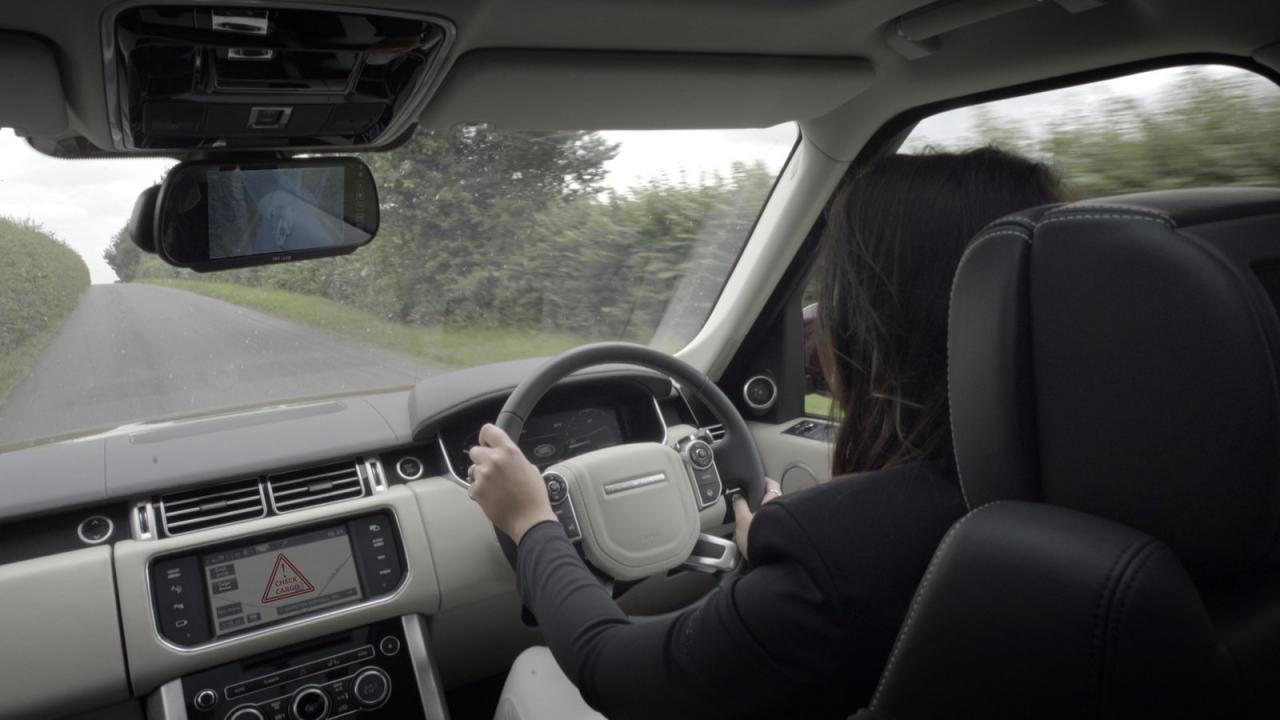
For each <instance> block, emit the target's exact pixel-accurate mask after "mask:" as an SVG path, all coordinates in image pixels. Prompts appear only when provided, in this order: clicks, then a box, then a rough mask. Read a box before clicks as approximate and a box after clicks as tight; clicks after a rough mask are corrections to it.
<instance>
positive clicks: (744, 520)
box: [733, 478, 782, 560]
mask: <svg viewBox="0 0 1280 720" xmlns="http://www.w3.org/2000/svg"><path fill="white" fill-rule="evenodd" d="M780 497H782V485H781V484H780V483H779V482H778V481H777V480H773V479H770V478H765V479H764V498H763V499H761V500H760V507H764V506H765V505H766V504H768V503H770V502H772V501H773V500H776V499H777V498H780ZM755 516H756V514H755V513H753V512H751V508H749V507H747V499H746V498H744V497H742V495H734V496H733V520H734V526H733V541H734V542H736V543H737V544H738V552H740V553H742V557H744V558H747V559H748V560H750V559H751V558H749V557H747V533H748V532H750V531H751V520H752V519H753V518H755Z"/></svg>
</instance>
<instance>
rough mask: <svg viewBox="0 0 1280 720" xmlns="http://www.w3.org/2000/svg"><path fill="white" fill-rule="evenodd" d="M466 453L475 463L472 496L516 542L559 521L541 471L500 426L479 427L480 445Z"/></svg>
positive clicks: (471, 473) (472, 467) (489, 516)
mask: <svg viewBox="0 0 1280 720" xmlns="http://www.w3.org/2000/svg"><path fill="white" fill-rule="evenodd" d="M467 453H468V454H469V455H470V456H471V462H472V463H473V465H472V466H471V468H470V469H468V471H467V475H468V479H469V480H470V481H471V491H470V492H471V499H472V500H475V501H476V502H477V503H479V504H480V509H481V510H483V511H484V514H485V516H486V517H488V518H489V521H490V522H492V523H493V524H494V526H496V527H497V528H498V529H499V530H501V531H502V532H504V533H506V534H507V536H508V537H510V538H511V540H512V541H513V542H514V543H515V544H516V545H519V544H520V538H522V537H524V534H525V533H526V532H528V530H529V528H531V527H533V526H534V525H537V524H538V523H540V522H542V521H544V520H551V521H555V520H556V514H555V512H554V511H553V510H552V509H551V501H550V500H549V499H548V498H547V486H546V485H545V484H544V483H543V481H542V473H540V472H538V468H536V467H534V466H533V463H531V462H529V461H528V460H527V459H525V456H524V453H523V452H521V451H520V447H519V446H517V445H516V444H515V442H514V441H513V440H512V439H511V436H509V435H507V434H506V433H505V432H503V431H502V429H501V428H499V427H498V426H497V425H493V424H486V425H485V426H484V427H482V428H480V444H479V445H476V446H475V447H473V448H471V449H470V450H468V451H467Z"/></svg>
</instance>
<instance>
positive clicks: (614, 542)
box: [494, 342, 764, 581]
mask: <svg viewBox="0 0 1280 720" xmlns="http://www.w3.org/2000/svg"><path fill="white" fill-rule="evenodd" d="M614 363H623V364H628V365H639V366H642V367H646V368H649V369H651V370H656V371H658V372H661V373H663V374H665V375H667V376H668V377H670V378H671V379H672V380H675V381H676V382H677V383H679V384H680V386H681V388H682V389H683V390H684V391H685V392H687V393H691V394H692V395H693V396H695V397H697V398H699V399H700V400H701V401H702V402H703V403H705V404H706V405H707V406H708V407H710V409H711V411H712V412H713V413H714V414H715V415H716V416H717V417H718V418H719V419H720V421H721V423H722V424H723V426H724V429H725V435H724V438H723V439H721V440H718V441H714V442H712V441H711V439H710V437H709V436H701V435H693V436H690V437H688V438H684V439H682V440H681V441H680V442H679V443H677V445H676V447H675V448H671V447H668V446H666V445H663V444H660V443H656V442H643V443H629V444H624V445H618V446H614V447H609V448H602V449H600V450H593V451H591V452H588V453H585V454H583V455H579V456H577V457H573V458H569V459H567V460H564V461H561V462H559V463H556V464H555V465H552V466H551V467H549V468H547V470H546V471H545V472H544V473H543V481H544V482H546V483H547V493H548V495H549V497H550V499H551V504H552V508H553V509H555V511H556V516H557V517H558V518H559V519H560V521H561V524H562V525H563V526H564V528H565V531H566V533H567V534H568V535H569V537H570V538H571V539H573V540H575V542H577V541H580V542H581V543H582V549H583V551H584V554H585V555H586V558H587V560H588V561H590V562H591V564H592V565H594V566H595V567H596V568H597V569H598V570H600V571H602V572H604V573H605V574H607V575H608V576H609V577H611V578H613V579H614V580H620V581H630V580H640V579H643V578H645V577H649V576H651V575H655V574H657V573H660V572H666V571H667V570H670V569H672V568H675V567H678V566H680V565H681V564H683V563H685V562H686V560H689V559H690V555H692V554H693V552H694V549H695V546H698V545H699V543H700V542H701V543H703V544H704V545H707V544H711V545H714V544H716V543H717V542H718V543H726V541H724V540H721V539H720V538H712V537H711V536H702V538H699V534H700V532H701V525H700V521H699V516H698V514H699V512H700V511H702V510H704V509H706V508H708V507H711V506H713V505H715V504H718V503H719V502H720V500H721V498H722V497H723V496H724V495H725V494H726V492H733V491H738V492H741V493H742V494H743V495H744V496H745V497H746V499H747V504H748V505H749V506H750V507H751V509H752V510H756V509H758V508H759V507H760V501H761V499H762V498H763V495H764V463H763V462H762V461H761V459H760V451H759V450H758V449H757V448H756V443H755V440H754V439H753V438H752V437H751V432H750V431H749V430H748V429H747V424H746V421H744V420H743V419H742V415H740V414H739V413H738V410H737V408H735V407H734V406H733V403H732V402H730V401H729V398H728V397H726V396H725V394H724V393H723V392H721V390H720V388H718V387H716V385H715V383H713V382H711V380H710V378H708V377H707V376H706V375H704V374H703V373H702V372H701V371H699V370H698V369H696V368H694V367H693V366H692V365H690V364H688V363H686V362H684V361H683V360H680V359H678V358H675V357H673V356H671V355H668V354H666V353H664V352H661V351H659V350H654V349H653V348H649V347H645V346H643V345H635V344H632V343H620V342H604V343H595V344H592V345H584V346H582V347H578V348H575V349H573V350H568V351H566V352H564V353H561V354H560V355H557V356H556V357H554V358H552V359H551V360H549V361H548V362H547V363H546V364H545V365H543V366H542V367H541V368H539V369H538V371H537V372H535V373H534V374H533V375H531V376H529V377H527V378H525V380H524V381H523V382H521V383H520V385H519V386H518V387H516V389H515V390H514V391H513V392H512V393H511V396H510V397H509V398H508V399H507V402H506V404H505V405H503V406H502V410H501V411H500V412H499V413H498V418H497V420H496V421H495V423H494V424H495V425H497V426H498V427H500V428H502V429H503V430H504V431H505V432H506V433H507V435H509V436H511V438H512V439H515V440H518V439H519V438H520V432H521V431H522V430H523V429H524V423H525V420H526V419H528V417H529V415H530V413H531V412H532V411H533V408H534V406H535V405H536V404H537V403H538V401H539V400H541V399H542V396H543V395H545V394H546V392H547V391H548V390H549V389H550V388H551V386H552V385H554V384H555V383H557V382H558V381H560V380H562V379H564V378H565V377H566V376H568V375H570V374H571V373H574V372H577V371H578V370H582V369H584V368H588V367H593V366H596V365H604V364H614ZM494 531H495V532H496V533H497V535H498V542H499V544H500V545H501V546H502V550H503V553H504V554H505V555H506V557H507V560H508V561H509V562H510V563H511V566H512V567H513V568H514V567H515V564H516V548H515V544H514V543H513V542H512V541H511V538H509V537H507V535H506V533H504V532H502V531H501V530H498V529H497V528H494ZM727 545H728V547H724V546H721V547H720V548H719V549H720V550H722V551H723V552H724V553H726V554H728V553H730V551H732V553H733V556H734V557H736V548H735V547H733V543H732V542H727ZM710 550H711V552H712V553H715V552H716V548H710ZM709 565H710V566H711V567H713V568H714V567H717V566H716V564H715V563H714V562H713V563H710V564H709ZM722 569H725V568H722Z"/></svg>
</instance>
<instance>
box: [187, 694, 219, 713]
mask: <svg viewBox="0 0 1280 720" xmlns="http://www.w3.org/2000/svg"><path fill="white" fill-rule="evenodd" d="M191 704H192V705H195V706H196V709H197V710H203V711H205V712H208V711H210V710H212V709H213V708H214V707H216V706H217V704H218V693H216V692H214V691H212V690H210V689H209V688H205V689H203V690H200V691H198V692H197V693H196V694H195V696H194V697H192V698H191Z"/></svg>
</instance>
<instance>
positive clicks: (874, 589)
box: [470, 148, 1063, 720]
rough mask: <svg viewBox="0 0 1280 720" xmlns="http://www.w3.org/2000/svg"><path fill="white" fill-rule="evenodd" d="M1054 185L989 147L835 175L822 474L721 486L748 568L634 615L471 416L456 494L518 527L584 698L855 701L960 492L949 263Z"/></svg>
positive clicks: (529, 599) (726, 705) (550, 623)
mask: <svg viewBox="0 0 1280 720" xmlns="http://www.w3.org/2000/svg"><path fill="white" fill-rule="evenodd" d="M1062 195H1063V193H1062V191H1061V188H1060V184H1059V182H1058V180H1057V179H1056V177H1055V176H1054V175H1053V173H1052V172H1051V171H1050V170H1049V169H1048V168H1047V167H1046V166H1045V165H1043V164H1039V163H1034V162H1031V161H1028V160H1025V159H1022V158H1020V157H1017V156H1014V155H1011V154H1009V153H1006V152H1003V151H1000V150H996V149H993V148H983V149H979V150H974V151H970V152H965V153H958V154H953V153H934V154H926V155H919V156H911V155H892V156H888V157H885V158H883V159H880V160H878V161H875V162H873V163H871V164H870V165H868V166H867V167H866V168H865V169H864V170H862V171H861V172H860V173H858V174H857V175H856V176H854V177H853V179H852V180H851V181H850V182H849V183H848V184H847V185H846V186H845V187H844V188H843V189H842V190H841V191H840V192H839V193H838V194H837V196H836V198H835V199H834V200H833V202H832V205H831V207H830V216H829V219H828V224H827V227H826V230H825V232H824V235H823V237H822V240H821V250H820V253H821V255H820V261H819V266H818V267H819V270H818V272H819V273H820V296H819V317H818V322H819V328H820V329H819V335H820V343H821V346H820V353H821V356H822V365H823V370H824V374H825V375H826V379H827V382H828V384H829V386H830V388H831V391H832V397H833V401H834V404H835V407H836V408H837V409H838V413H837V417H838V418H839V420H838V422H839V428H838V431H837V434H836V437H835V441H834V444H833V448H832V475H833V479H832V480H831V481H830V482H828V483H826V484H824V485H820V486H818V487H814V488H811V489H809V490H805V491H802V492H797V493H795V494H792V495H788V496H787V497H785V498H782V497H780V495H781V490H780V488H779V487H778V484H777V483H775V482H773V481H771V480H770V481H766V482H767V488H768V489H767V490H766V493H765V497H764V503H765V504H763V505H762V507H761V509H760V511H759V512H758V513H755V515H754V517H753V514H752V513H751V511H750V510H749V509H748V507H747V503H746V501H745V500H742V499H741V497H738V498H737V499H735V501H734V506H733V510H734V514H735V516H736V522H737V525H736V532H735V536H736V540H737V542H738V545H739V547H740V549H741V550H742V552H743V554H744V555H745V556H746V557H747V558H748V559H749V561H750V569H749V570H748V571H747V572H745V573H744V574H742V575H741V576H740V577H737V578H734V579H733V580H731V581H730V582H729V583H726V584H725V585H724V586H722V587H721V588H720V589H718V590H715V591H713V592H712V594H711V595H710V596H709V597H708V598H707V599H706V601H705V602H703V603H701V604H699V605H697V606H694V607H692V608H690V609H688V610H686V611H684V612H681V613H679V614H676V615H674V616H672V617H664V618H662V619H659V620H654V621H648V622H643V623H633V622H632V621H631V620H630V619H629V618H628V617H627V615H626V613H624V612H623V611H622V610H621V609H620V608H619V607H618V605H617V604H616V603H615V602H614V601H613V599H612V597H611V596H610V593H609V592H608V590H606V589H605V588H604V587H603V586H602V585H601V584H600V583H599V581H597V580H596V578H595V577H594V576H593V575H592V573H591V572H590V571H589V570H588V569H587V567H586V566H585V565H584V564H583V562H582V561H581V559H580V558H579V557H578V554H577V553H576V552H575V550H574V548H573V546H572V544H571V543H570V541H569V540H568V539H567V538H566V536H565V534H564V531H563V529H562V528H561V525H560V524H559V522H557V520H556V516H555V514H554V513H553V512H552V508H551V505H550V503H549V501H548V499H547V492H546V488H545V486H544V484H543V482H542V479H541V476H540V473H539V472H538V470H537V468H535V467H534V466H533V465H532V464H530V463H529V462H528V461H527V460H526V459H525V458H524V456H523V454H522V453H521V452H520V450H519V448H518V447H517V446H516V445H515V443H514V442H513V441H512V440H511V438H510V437H508V436H507V435H506V434H505V433H503V432H502V431H501V430H500V429H498V428H497V427H495V426H493V425H486V426H485V427H484V428H483V429H482V430H481V432H480V436H479V441H480V444H479V445H478V446H476V447H474V448H472V449H471V451H470V454H471V460H472V462H473V463H474V467H473V469H472V474H473V478H474V484H473V486H472V497H473V498H474V499H475V500H476V502H478V503H479V504H480V506H481V508H483V510H484V512H485V514H486V515H487V516H488V517H489V519H490V520H491V521H493V523H494V525H496V526H497V527H498V528H499V529H500V530H502V531H503V532H505V533H506V534H507V535H509V536H510V537H511V539H512V540H513V541H515V543H516V544H517V547H518V552H517V558H518V562H517V575H518V580H517V582H518V587H519V591H520V595H521V597H522V598H523V600H524V602H525V605H526V606H527V607H528V608H529V609H530V610H531V611H532V612H533V614H534V616H535V617H537V619H538V621H539V624H540V626H541V628H542V632H543V635H544V637H545V638H546V642H547V645H548V646H549V648H550V652H551V654H552V655H554V658H555V661H556V663H557V664H558V666H559V668H560V669H561V670H563V673H564V675H565V676H567V677H568V679H569V680H571V681H572V683H573V685H574V686H576V687H577V688H578V690H579V691H580V692H581V697H582V699H583V700H585V702H586V703H587V704H588V705H590V707H591V708H594V709H595V710H596V711H598V712H600V713H603V714H604V715H605V716H606V717H608V718H612V719H614V720H619V719H621V718H658V717H661V718H677V717H691V718H693V717H696V718H712V717H735V718H736V717H805V718H824V717H831V718H845V717H847V716H849V715H850V714H852V713H853V712H855V711H857V710H858V709H860V708H862V707H865V706H866V705H867V703H868V701H869V700H870V697H871V694H872V692H873V690H874V689H875V685H876V682H877V680H878V679H879V676H880V672H881V670H882V668H883V666H884V663H885V660H886V658H887V657H888V655H889V652H890V650H891V648H892V645H893V642H894V638H895V637H896V635H897V632H898V629H899V626H900V625H901V624H902V621H903V618H904V616H905V615H906V613H907V609H908V605H909V604H910V601H911V597H912V594H913V593H914V591H915V588H916V584H917V582H918V581H919V579H920V577H921V575H922V574H923V573H924V571H925V568H926V566H927V564H928V562H929V560H930V558H931V557H932V555H933V552H934V549H935V548H936V546H937V544H938V541H939V540H940V539H941V538H942V536H943V534H944V533H945V532H946V531H947V529H948V528H949V527H950V526H951V524H952V523H953V522H955V520H957V519H958V518H959V517H960V516H961V515H962V514H964V512H965V504H964V500H963V498H962V497H961V492H960V488H959V484H958V483H957V481H956V470H955V463H954V459H953V456H952V447H951V431H950V426H949V418H948V402H947V364H946V359H947V309H948V299H949V293H950V286H951V278H952V276H953V274H954V273H955V270H956V267H957V265H958V264H959V261H960V257H961V255H962V254H963V252H964V249H965V247H966V245H967V244H968V243H969V241H970V240H971V239H972V238H973V237H974V235H975V234H976V233H977V232H978V231H979V230H980V229H981V228H982V227H983V226H984V225H986V224H987V223H989V222H991V221H993V220H995V219H997V218H999V217H1000V216H1002V215H1005V214H1008V213H1011V212H1016V211H1019V210H1022V209H1025V208H1028V207H1032V206H1036V205H1042V204H1045V203H1051V202H1056V201H1059V200H1061V199H1063V197H1062ZM537 652H541V653H542V654H543V656H545V653H546V651H545V650H541V651H537ZM536 662H537V659H536V655H528V654H527V655H526V656H522V657H521V659H520V660H517V662H516V666H515V667H514V668H513V670H512V674H513V676H514V675H516V674H517V673H521V672H540V673H542V678H543V679H544V680H545V681H548V682H549V681H550V678H547V673H548V672H550V671H552V670H553V668H548V667H541V668H538V667H535V664H536ZM509 682H510V681H509ZM566 687H567V686H566ZM571 699H572V700H573V701H574V702H576V701H577V699H576V698H571ZM584 710H585V709H584Z"/></svg>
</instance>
